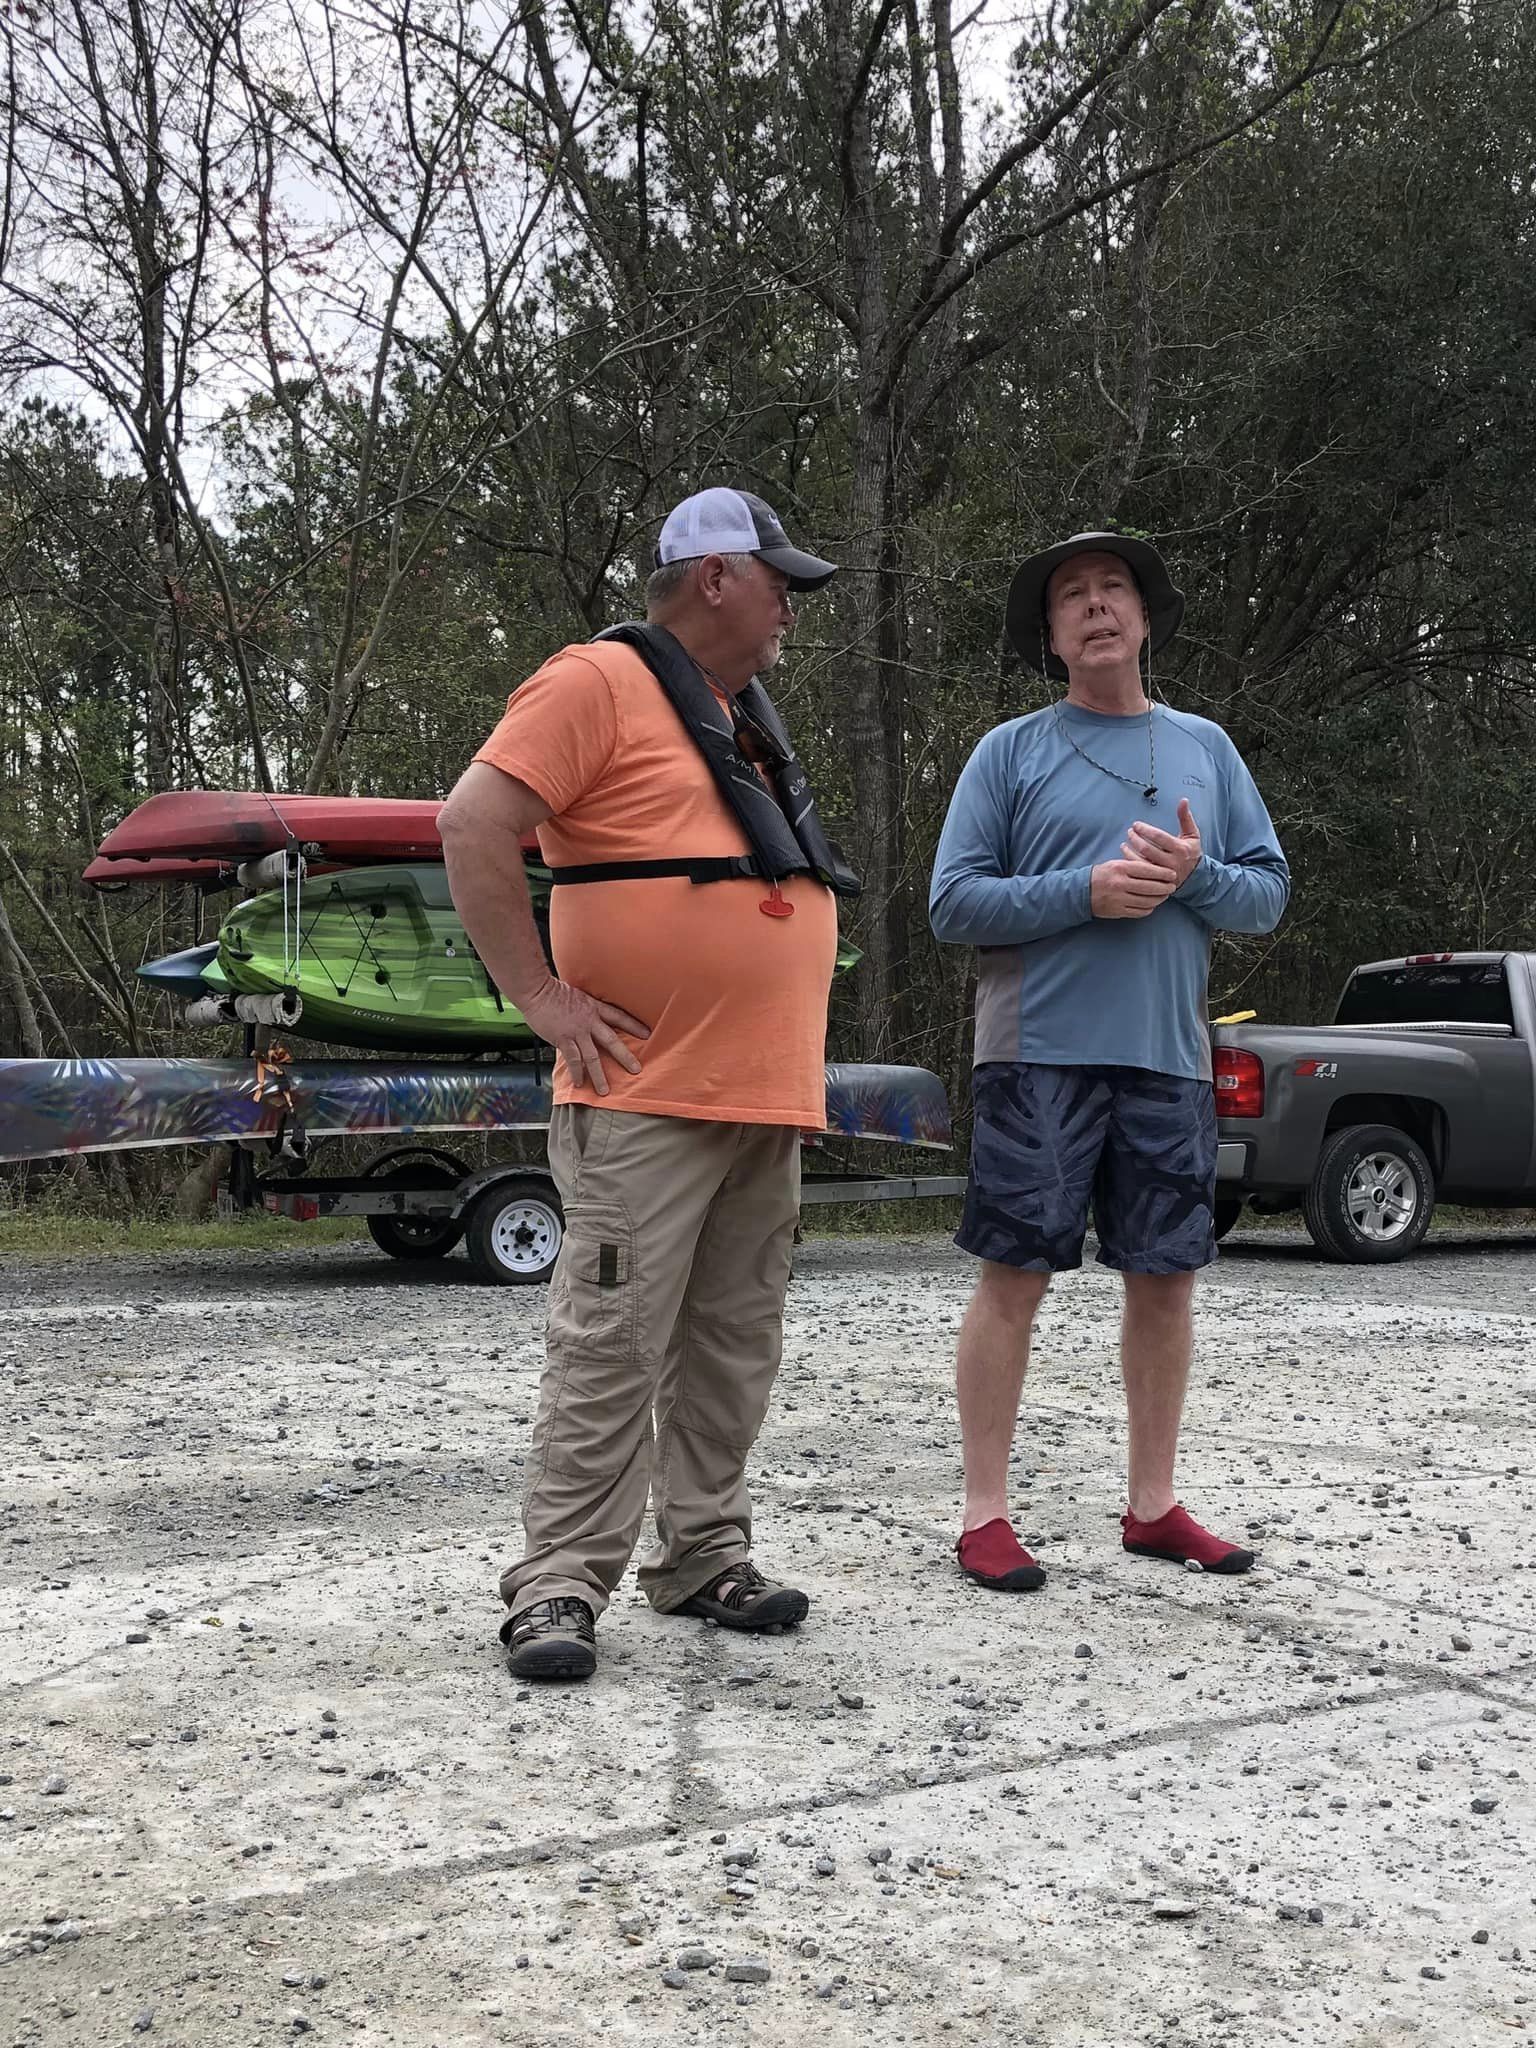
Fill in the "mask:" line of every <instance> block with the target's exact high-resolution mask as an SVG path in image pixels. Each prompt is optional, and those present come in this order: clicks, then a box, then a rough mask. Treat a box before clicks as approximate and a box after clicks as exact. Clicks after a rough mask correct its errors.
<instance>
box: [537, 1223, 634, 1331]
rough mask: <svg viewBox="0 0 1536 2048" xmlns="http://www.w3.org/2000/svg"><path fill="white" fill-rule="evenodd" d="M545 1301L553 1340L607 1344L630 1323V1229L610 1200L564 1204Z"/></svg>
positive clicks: (631, 1239)
mask: <svg viewBox="0 0 1536 2048" xmlns="http://www.w3.org/2000/svg"><path fill="white" fill-rule="evenodd" d="M556 1279H557V1284H556V1286H555V1289H554V1292H553V1295H552V1297H551V1300H550V1305H549V1335H550V1341H551V1343H559V1344H570V1343H574V1344H590V1343H593V1342H595V1341H598V1340H601V1341H602V1342H603V1343H604V1345H605V1348H606V1345H607V1344H608V1343H609V1342H610V1341H611V1340H613V1339H615V1338H618V1339H621V1340H622V1339H623V1337H624V1336H625V1333H626V1332H628V1331H632V1330H633V1328H634V1292H633V1283H634V1231H633V1228H632V1227H631V1225H630V1221H629V1218H628V1216H627V1215H626V1214H625V1212H624V1211H623V1209H621V1208H618V1207H617V1206H615V1205H613V1204H611V1203H596V1202H583V1201H581V1200H579V1199H578V1200H576V1201H574V1202H571V1203H570V1204H568V1206H567V1208H566V1211H565V1242H564V1243H563V1244H562V1246H561V1248H560V1270H559V1273H558V1274H557V1276H556Z"/></svg>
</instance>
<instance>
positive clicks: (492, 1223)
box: [465, 1173, 565, 1287]
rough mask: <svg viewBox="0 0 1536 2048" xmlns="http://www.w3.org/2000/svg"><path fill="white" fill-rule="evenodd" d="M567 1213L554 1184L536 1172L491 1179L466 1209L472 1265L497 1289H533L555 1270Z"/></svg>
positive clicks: (467, 1239)
mask: <svg viewBox="0 0 1536 2048" xmlns="http://www.w3.org/2000/svg"><path fill="white" fill-rule="evenodd" d="M564 1237H565V1212H564V1210H563V1209H562V1208H561V1206H560V1197H559V1195H558V1194H557V1193H556V1191H555V1184H554V1182H553V1181H552V1180H550V1179H549V1178H548V1177H547V1176H546V1175H544V1174H540V1173H521V1174H509V1175H508V1176H507V1178H506V1179H505V1180H498V1181H494V1182H493V1183H492V1184H491V1186H490V1187H488V1188H487V1189H486V1190H485V1193H484V1194H483V1195H481V1196H480V1198H479V1199H478V1201H477V1202H476V1203H475V1206H474V1207H473V1209H471V1210H470V1212H469V1227H468V1229H467V1230H466V1232H465V1238H466V1241H467V1245H468V1250H469V1259H470V1264H471V1265H472V1266H473V1267H474V1269H475V1271H476V1272H477V1273H478V1274H479V1276H480V1278H481V1279H482V1280H490V1281H493V1282H494V1283H495V1284H496V1285H497V1286H499V1287H537V1286H541V1285H542V1284H543V1283H544V1282H545V1281H547V1280H548V1279H549V1277H550V1275H551V1273H553V1272H554V1270H555V1260H556V1259H557V1258H558V1257H559V1255H560V1245H561V1242H562V1240H563V1239H564Z"/></svg>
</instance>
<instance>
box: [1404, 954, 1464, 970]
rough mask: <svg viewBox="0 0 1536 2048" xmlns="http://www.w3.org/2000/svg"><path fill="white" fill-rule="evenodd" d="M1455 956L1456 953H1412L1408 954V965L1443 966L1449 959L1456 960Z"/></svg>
mask: <svg viewBox="0 0 1536 2048" xmlns="http://www.w3.org/2000/svg"><path fill="white" fill-rule="evenodd" d="M1455 958H1456V955H1455V954H1454V953H1410V954H1409V955H1408V965H1409V966H1410V967H1443V966H1444V965H1445V963H1446V961H1447V960H1454V959H1455Z"/></svg>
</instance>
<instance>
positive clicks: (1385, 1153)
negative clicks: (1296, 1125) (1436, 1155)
mask: <svg viewBox="0 0 1536 2048" xmlns="http://www.w3.org/2000/svg"><path fill="white" fill-rule="evenodd" d="M1434 1213H1435V1176H1434V1171H1433V1169H1432V1168H1431V1166H1430V1163H1429V1161H1428V1159H1427V1158H1426V1157H1425V1154H1424V1150H1423V1147H1422V1146H1420V1145H1418V1144H1416V1143H1415V1141H1414V1140H1413V1139H1412V1138H1410V1137H1409V1135H1408V1133H1407V1132H1406V1131H1400V1130H1398V1129H1396V1128H1395V1126H1393V1125H1392V1124H1350V1125H1348V1126H1347V1127H1346V1128H1345V1129H1344V1130H1342V1131H1335V1132H1334V1134H1333V1136H1332V1137H1331V1138H1329V1139H1328V1140H1327V1142H1326V1143H1325V1144H1324V1146H1323V1150H1322V1154H1321V1156H1320V1158H1319V1159H1318V1162H1317V1171H1316V1172H1315V1173H1314V1174H1313V1176H1312V1185H1311V1186H1310V1187H1309V1188H1308V1189H1307V1192H1306V1197H1305V1199H1304V1201H1303V1203H1302V1214H1303V1216H1304V1217H1305V1219H1306V1225H1307V1229H1308V1231H1309V1233H1310V1234H1311V1237H1312V1242H1313V1243H1314V1244H1315V1245H1316V1246H1317V1248H1318V1250H1319V1251H1320V1252H1322V1253H1323V1254H1324V1255H1325V1256H1326V1257H1327V1258H1330V1259H1337V1260H1339V1261H1341V1262H1342V1263H1344V1264H1347V1265H1354V1266H1384V1265H1389V1264H1391V1263H1392V1262H1393V1261H1394V1260H1396V1259H1406V1258H1407V1257H1408V1255H1409V1253H1410V1252H1414V1251H1417V1250H1418V1248H1419V1246H1420V1244H1422V1243H1423V1241H1424V1233H1425V1232H1426V1231H1427V1230H1428V1229H1429V1226H1430V1221H1431V1219H1432V1217H1433V1216H1434Z"/></svg>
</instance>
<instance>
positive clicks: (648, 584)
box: [645, 555, 757, 612]
mask: <svg viewBox="0 0 1536 2048" xmlns="http://www.w3.org/2000/svg"><path fill="white" fill-rule="evenodd" d="M720 559H721V561H722V562H724V564H725V566H726V568H727V569H729V570H730V572H731V574H732V575H733V576H745V575H746V573H747V571H748V570H749V569H750V568H751V566H752V564H753V563H754V562H755V561H756V560H757V557H756V555H722V556H721V557H720ZM702 560H703V557H702V556H701V555H687V556H685V557H684V558H683V560H682V561H680V562H663V563H662V565H661V567H660V568H659V569H653V570H652V571H651V573H650V575H649V576H648V577H647V578H646V581H645V608H646V610H647V611H648V612H654V611H660V610H661V609H662V608H663V607H664V606H666V605H669V604H670V603H671V602H672V600H673V598H674V597H676V596H677V594H678V592H679V591H680V590H681V589H682V587H683V585H684V584H685V583H686V582H687V581H688V575H689V571H690V570H691V569H693V568H694V566H695V565H696V564H697V563H698V562H700V561H702Z"/></svg>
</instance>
